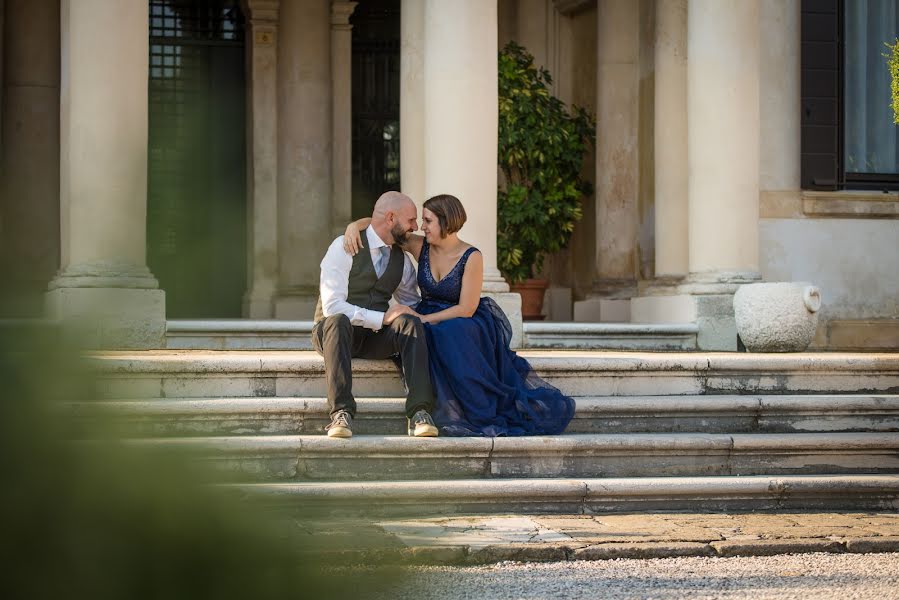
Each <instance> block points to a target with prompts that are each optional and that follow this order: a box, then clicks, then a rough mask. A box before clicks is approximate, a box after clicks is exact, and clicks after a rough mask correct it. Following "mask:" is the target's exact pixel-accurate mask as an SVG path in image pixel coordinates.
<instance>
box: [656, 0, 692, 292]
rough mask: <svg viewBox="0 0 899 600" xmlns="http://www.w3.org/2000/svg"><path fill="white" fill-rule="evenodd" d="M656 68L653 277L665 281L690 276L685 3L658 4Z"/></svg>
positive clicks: (667, 1) (663, 1)
mask: <svg viewBox="0 0 899 600" xmlns="http://www.w3.org/2000/svg"><path fill="white" fill-rule="evenodd" d="M655 66H656V70H655V244H656V248H655V274H656V277H657V278H658V279H660V280H663V281H664V280H665V279H670V278H679V277H683V276H684V275H686V274H687V271H688V270H689V257H688V246H689V244H688V240H689V237H688V235H687V0H657V4H656V39H655Z"/></svg>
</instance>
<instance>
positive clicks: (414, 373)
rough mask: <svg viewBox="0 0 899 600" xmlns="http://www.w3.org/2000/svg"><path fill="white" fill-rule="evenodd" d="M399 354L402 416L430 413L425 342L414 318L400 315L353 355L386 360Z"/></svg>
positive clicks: (431, 403) (416, 319)
mask: <svg viewBox="0 0 899 600" xmlns="http://www.w3.org/2000/svg"><path fill="white" fill-rule="evenodd" d="M394 354H399V355H400V360H401V361H402V365H403V378H404V379H405V381H406V389H407V391H408V393H407V395H406V416H407V417H411V416H412V415H414V414H415V413H416V412H417V411H419V410H426V411H428V412H431V409H432V408H433V405H434V391H433V389H432V388H431V373H430V371H429V368H428V343H427V340H426V339H425V328H424V325H422V323H421V321H420V320H419V319H418V317H413V316H410V315H400V316H399V317H397V318H396V319H394V321H393V322H392V323H391V324H390V325H388V326H387V327H384V328H383V329H381V330H380V331H378V332H377V333H373V334H371V335H369V336H368V337H367V338H366V339H365V342H363V344H362V346H361V348H360V350H359V352H358V353H357V354H356V356H358V357H360V358H388V357H390V356H393V355H394Z"/></svg>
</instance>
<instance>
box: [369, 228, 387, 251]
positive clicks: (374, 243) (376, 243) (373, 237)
mask: <svg viewBox="0 0 899 600" xmlns="http://www.w3.org/2000/svg"><path fill="white" fill-rule="evenodd" d="M365 236H366V237H367V238H368V247H369V249H370V250H377V249H378V248H380V247H381V246H387V245H388V244H387V243H386V242H384V240H382V239H381V238H380V237H379V236H378V234H377V233H375V229H374V227H372V226H371V225H369V226H368V227H366V228H365Z"/></svg>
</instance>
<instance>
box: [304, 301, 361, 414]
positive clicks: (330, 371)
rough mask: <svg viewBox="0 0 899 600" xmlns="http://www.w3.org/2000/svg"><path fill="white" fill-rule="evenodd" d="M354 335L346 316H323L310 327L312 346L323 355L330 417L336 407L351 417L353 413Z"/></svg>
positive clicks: (354, 401)
mask: <svg viewBox="0 0 899 600" xmlns="http://www.w3.org/2000/svg"><path fill="white" fill-rule="evenodd" d="M353 334H354V328H353V325H352V323H350V319H349V318H348V317H347V316H346V315H332V316H330V317H326V318H325V319H323V320H321V321H319V322H318V323H316V324H315V327H313V329H312V345H313V347H314V348H315V351H316V352H318V353H319V354H321V355H322V356H323V357H324V358H325V379H326V380H327V382H328V406H329V408H330V409H331V416H334V414H335V413H336V412H337V411H339V410H345V411H347V412H349V413H350V415H351V416H355V415H356V400H355V398H353V361H352V356H353Z"/></svg>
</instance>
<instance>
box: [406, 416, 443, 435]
mask: <svg viewBox="0 0 899 600" xmlns="http://www.w3.org/2000/svg"><path fill="white" fill-rule="evenodd" d="M408 425H409V435H414V436H415V437H437V426H436V425H434V420H433V419H432V418H431V415H429V414H428V411H426V410H420V411H418V412H416V413H415V414H414V415H412V418H411V419H409V420H408Z"/></svg>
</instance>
